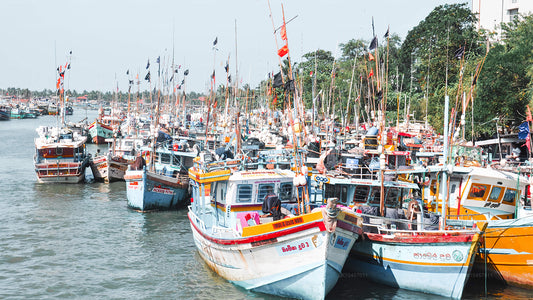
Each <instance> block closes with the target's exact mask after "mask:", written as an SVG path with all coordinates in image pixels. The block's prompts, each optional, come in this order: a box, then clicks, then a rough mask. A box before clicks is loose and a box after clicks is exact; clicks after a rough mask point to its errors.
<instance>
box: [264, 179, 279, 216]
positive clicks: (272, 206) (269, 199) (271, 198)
mask: <svg viewBox="0 0 533 300" xmlns="http://www.w3.org/2000/svg"><path fill="white" fill-rule="evenodd" d="M261 210H262V211H263V213H265V214H266V215H263V216H262V217H272V219H273V220H274V221H277V220H279V219H281V201H280V200H279V197H278V196H277V195H276V194H274V192H273V191H272V187H268V193H267V194H266V196H265V199H264V200H263V206H262V208H261Z"/></svg>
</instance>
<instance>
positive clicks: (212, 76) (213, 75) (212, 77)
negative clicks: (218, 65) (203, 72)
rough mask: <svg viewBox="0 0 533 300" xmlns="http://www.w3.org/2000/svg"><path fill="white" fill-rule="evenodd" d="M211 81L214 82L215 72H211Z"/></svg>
mask: <svg viewBox="0 0 533 300" xmlns="http://www.w3.org/2000/svg"><path fill="white" fill-rule="evenodd" d="M211 79H213V80H215V70H213V74H212V75H211Z"/></svg>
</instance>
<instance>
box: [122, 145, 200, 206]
mask: <svg viewBox="0 0 533 300" xmlns="http://www.w3.org/2000/svg"><path fill="white" fill-rule="evenodd" d="M150 153H152V152H148V151H143V155H142V156H140V157H138V158H137V159H136V163H134V164H133V165H132V166H131V167H130V168H129V169H128V170H127V171H126V174H125V175H124V179H125V180H126V187H127V197H128V206H129V207H131V208H133V209H135V210H139V211H142V212H144V211H150V210H159V209H174V208H178V207H180V206H184V205H186V204H187V203H188V197H189V179H188V176H187V170H188V168H189V167H191V166H192V165H193V159H194V158H195V157H196V156H197V152H196V151H195V149H193V148H192V147H189V145H188V144H187V142H186V141H179V140H178V141H175V142H172V143H168V142H165V143H162V144H160V146H159V147H157V150H156V151H155V156H154V157H153V158H152V160H153V161H152V162H150V163H149V164H148V165H145V163H143V162H145V161H146V160H148V161H150ZM143 156H144V157H145V158H146V160H145V158H143Z"/></svg>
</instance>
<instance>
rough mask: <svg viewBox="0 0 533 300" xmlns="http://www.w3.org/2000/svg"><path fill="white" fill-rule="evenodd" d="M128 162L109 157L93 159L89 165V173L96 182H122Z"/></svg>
mask: <svg viewBox="0 0 533 300" xmlns="http://www.w3.org/2000/svg"><path fill="white" fill-rule="evenodd" d="M128 165H130V162H129V161H128V160H126V159H122V158H118V157H116V158H114V157H110V156H98V157H95V158H94V159H93V161H92V163H91V171H92V173H93V176H94V179H95V180H97V181H104V182H113V181H124V174H125V173H126V170H127V169H128Z"/></svg>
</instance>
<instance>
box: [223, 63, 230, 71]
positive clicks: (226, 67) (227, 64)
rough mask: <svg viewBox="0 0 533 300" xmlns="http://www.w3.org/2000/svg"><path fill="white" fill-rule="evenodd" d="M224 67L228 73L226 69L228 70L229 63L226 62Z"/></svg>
mask: <svg viewBox="0 0 533 300" xmlns="http://www.w3.org/2000/svg"><path fill="white" fill-rule="evenodd" d="M224 69H225V70H226V73H228V71H229V63H227V62H226V66H225V67H224Z"/></svg>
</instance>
